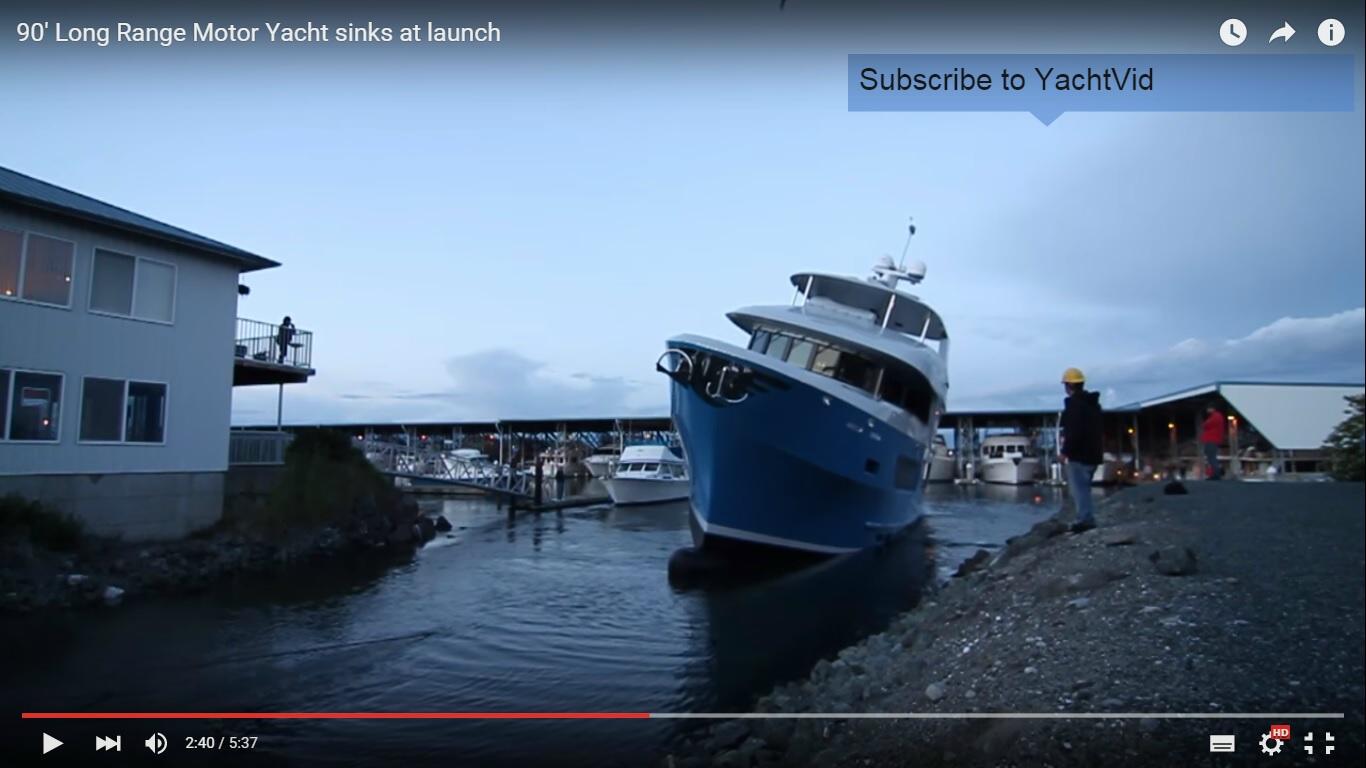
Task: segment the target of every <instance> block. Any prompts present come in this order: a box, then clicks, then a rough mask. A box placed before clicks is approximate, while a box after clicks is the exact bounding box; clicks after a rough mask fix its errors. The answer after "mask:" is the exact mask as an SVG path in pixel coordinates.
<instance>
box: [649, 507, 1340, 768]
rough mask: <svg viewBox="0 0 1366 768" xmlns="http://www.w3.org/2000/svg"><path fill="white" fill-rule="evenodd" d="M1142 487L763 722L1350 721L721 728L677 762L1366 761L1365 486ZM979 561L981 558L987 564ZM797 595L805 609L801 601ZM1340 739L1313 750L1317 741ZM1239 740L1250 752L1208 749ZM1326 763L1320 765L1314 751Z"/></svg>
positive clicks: (828, 675)
mask: <svg viewBox="0 0 1366 768" xmlns="http://www.w3.org/2000/svg"><path fill="white" fill-rule="evenodd" d="M1189 491H1190V493H1189V494H1187V495H1165V494H1163V489H1162V487H1161V486H1157V485H1151V486H1141V487H1138V488H1132V489H1128V490H1126V491H1124V492H1122V493H1119V494H1117V495H1115V496H1114V497H1112V498H1111V499H1109V500H1108V501H1107V502H1106V503H1105V504H1104V505H1102V507H1101V510H1100V512H1099V515H1098V517H1099V520H1100V527H1099V528H1097V529H1095V530H1092V531H1088V532H1085V533H1082V534H1071V533H1068V532H1066V529H1065V526H1064V525H1063V522H1064V521H1066V520H1069V519H1070V515H1064V514H1061V513H1060V515H1059V516H1058V517H1056V518H1054V519H1051V520H1047V521H1045V522H1043V523H1040V524H1039V525H1037V526H1035V528H1034V529H1032V530H1031V531H1030V532H1029V533H1028V534H1026V535H1024V536H1021V537H1018V538H1017V539H1014V540H1012V541H1011V543H1010V544H1009V545H1008V546H1007V547H1006V548H1005V549H1004V550H1002V551H1001V552H999V553H997V554H995V555H994V556H988V555H986V554H985V553H979V554H981V555H982V556H981V557H980V558H977V559H975V561H974V562H973V563H972V564H968V565H965V570H967V572H966V573H964V574H963V575H961V576H959V577H956V578H954V579H953V580H952V581H951V582H950V583H949V584H948V585H946V586H945V587H944V588H943V589H941V590H940V591H939V592H938V593H937V594H935V595H932V596H931V597H930V598H929V599H928V600H927V601H926V602H925V603H923V604H922V605H921V606H919V607H917V608H916V609H915V610H913V611H911V612H909V613H907V614H905V615H904V616H902V617H900V618H899V619H897V620H896V621H894V622H893V624H892V626H891V627H890V628H889V629H888V630H887V631H886V632H883V633H881V634H878V635H875V636H872V637H869V638H868V639H867V640H865V641H864V642H862V643H860V644H859V645H856V646H853V647H850V648H847V649H845V650H844V651H843V652H841V653H840V654H839V655H838V657H837V658H836V659H834V660H833V661H831V660H827V661H821V662H819V663H817V664H816V666H815V667H814V668H813V669H812V670H811V673H810V675H809V677H808V678H807V679H806V680H803V681H799V682H796V683H792V684H789V685H785V686H782V687H780V688H778V689H776V690H774V691H773V692H772V693H770V694H769V695H768V696H765V697H764V698H762V699H760V701H759V702H758V703H757V704H756V707H755V710H756V711H758V712H766V713H779V714H788V715H791V714H801V713H829V712H835V713H906V712H915V713H1176V712H1183V713H1201V714H1203V713H1210V714H1228V713H1248V712H1255V713H1309V712H1320V713H1325V712H1327V713H1343V714H1344V715H1345V719H1337V720H1311V719H1306V718H1277V719H1275V720H1271V719H1266V718H1254V719H1223V720H1217V719H1213V718H1209V719H1206V718H1198V719H1173V718H1160V717H1132V718H1115V719H1056V720H1050V719H968V718H959V719H944V720H909V719H848V718H813V719H796V718H778V719H765V720H744V721H729V722H723V723H719V724H717V725H716V726H714V727H712V728H708V729H706V730H704V731H702V732H699V733H698V734H696V735H695V737H694V738H693V739H692V740H691V741H690V742H689V743H688V745H687V746H686V748H684V749H682V750H680V751H679V753H678V754H675V755H670V756H669V757H667V758H666V759H665V761H664V763H665V764H666V765H671V766H676V767H678V768H682V767H684V766H701V765H717V766H750V765H760V766H763V765H787V766H873V765H905V766H918V767H920V768H924V767H926V766H950V765H955V766H956V765H971V766H976V765H983V766H988V765H989V766H1016V765H1018V766H1034V765H1054V766H1068V765H1102V764H1103V765H1107V766H1112V765H1212V766H1213V765H1219V766H1225V765H1238V764H1253V763H1256V764H1263V763H1264V761H1266V760H1269V759H1273V758H1271V757H1268V756H1266V755H1263V754H1262V752H1261V748H1260V746H1259V740H1260V738H1261V735H1262V734H1263V733H1264V732H1266V731H1267V730H1268V728H1269V726H1270V725H1271V724H1272V723H1273V722H1277V723H1280V722H1285V723H1287V724H1289V725H1291V726H1292V729H1293V733H1292V737H1291V739H1290V740H1289V741H1287V742H1285V743H1283V744H1282V745H1281V751H1280V757H1281V762H1282V763H1285V764H1289V763H1291V762H1293V763H1295V764H1299V765H1305V764H1321V765H1332V764H1340V765H1359V764H1361V759H1362V752H1363V740H1364V736H1366V733H1364V730H1366V727H1364V726H1363V722H1364V715H1363V711H1364V710H1366V703H1364V702H1366V687H1363V678H1366V650H1363V648H1364V647H1366V638H1364V637H1363V634H1364V633H1363V621H1364V615H1363V614H1364V612H1363V605H1364V604H1366V554H1364V549H1366V544H1364V543H1363V542H1364V541H1366V530H1364V529H1363V506H1364V502H1366V494H1364V493H1363V486H1362V485H1361V484H1359V483H1280V484H1267V483H1255V484H1254V483H1234V482H1226V483H1198V484H1191V485H1190V486H1189ZM974 566H975V568H974ZM796 608H797V607H796V606H794V609H796ZM1309 731H1317V732H1318V738H1319V739H1320V741H1321V740H1322V738H1323V733H1324V732H1325V731H1331V732H1332V733H1333V735H1334V738H1335V744H1336V751H1335V752H1334V753H1333V754H1332V755H1331V756H1323V755H1322V754H1321V748H1320V754H1318V755H1313V756H1311V755H1309V754H1307V752H1306V751H1305V749H1304V744H1305V742H1304V741H1303V736H1304V734H1306V733H1307V732H1309ZM1211 734H1233V735H1235V736H1236V739H1237V746H1236V751H1235V752H1234V753H1233V754H1210V752H1209V736H1210V735H1211ZM1315 761H1317V763H1316V762H1315Z"/></svg>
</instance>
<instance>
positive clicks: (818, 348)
mask: <svg viewBox="0 0 1366 768" xmlns="http://www.w3.org/2000/svg"><path fill="white" fill-rule="evenodd" d="M749 348H750V349H751V350H753V351H754V352H758V353H760V354H764V355H768V356H769V357H773V358H777V359H779V360H783V361H785V362H787V363H788V364H789V365H794V366H796V367H798V368H802V369H805V370H809V371H811V372H813V373H819V374H820V375H822V376H829V377H830V378H832V379H836V380H838V381H842V382H844V383H845V384H849V385H850V386H854V387H858V388H859V389H861V390H863V391H864V392H867V393H868V394H870V395H872V396H873V397H876V398H878V399H879V400H883V401H885V402H888V403H891V404H892V405H895V406H898V407H900V408H902V409H904V410H906V411H908V412H909V413H911V414H913V415H915V416H916V417H918V418H919V419H920V420H921V421H929V418H930V410H931V408H932V406H933V404H934V389H933V388H932V387H931V386H930V383H929V381H928V380H927V379H926V378H925V376H924V374H922V373H921V372H920V371H918V370H916V369H915V368H913V367H911V366H909V365H898V364H889V363H888V364H884V363H879V362H877V361H875V360H872V359H869V358H868V357H866V356H864V355H861V354H859V353H858V352H855V351H853V350H851V349H847V348H845V347H841V346H840V345H839V344H836V343H834V342H831V341H829V340H828V339H820V338H816V337H812V336H802V335H799V334H795V333H792V332H790V331H785V330H778V329H776V328H769V327H759V328H756V329H755V330H754V333H753V335H752V336H751V337H750V341H749Z"/></svg>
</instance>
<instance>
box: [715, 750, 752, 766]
mask: <svg viewBox="0 0 1366 768" xmlns="http://www.w3.org/2000/svg"><path fill="white" fill-rule="evenodd" d="M714 765H715V766H717V768H749V758H747V757H745V756H744V755H742V754H740V751H739V750H736V749H728V750H726V751H725V752H722V753H721V754H720V755H717V757H716V762H715V763H714Z"/></svg>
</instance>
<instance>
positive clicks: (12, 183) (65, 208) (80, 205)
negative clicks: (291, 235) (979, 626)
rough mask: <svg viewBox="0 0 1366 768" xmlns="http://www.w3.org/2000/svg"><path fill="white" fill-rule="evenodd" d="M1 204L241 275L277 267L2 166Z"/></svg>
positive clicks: (225, 245) (268, 261) (229, 246)
mask: <svg viewBox="0 0 1366 768" xmlns="http://www.w3.org/2000/svg"><path fill="white" fill-rule="evenodd" d="M0 200H4V201H10V202H14V203H17V204H19V205H24V206H28V207H32V208H37V209H40V210H44V211H50V212H53V213H57V214H61V215H63V216H70V217H72V218H76V219H81V220H83V221H88V222H93V223H96V224H102V225H104V226H108V227H113V228H115V229H121V230H123V231H125V232H133V233H135V234H139V235H144V236H146V237H153V238H156V239H158V240H165V241H168V242H171V243H174V244H175V245H179V246H181V247H185V248H190V249H192V250H196V251H200V252H201V253H205V254H209V255H212V256H218V257H220V258H224V259H229V260H231V261H235V262H237V263H238V264H240V265H241V266H242V271H243V272H248V271H251V270H254V269H267V268H269V267H278V266H280V264H279V263H278V262H275V261H271V260H270V259H267V258H264V257H261V256H257V255H256V254H254V253H250V252H248V251H244V250H242V249H241V248H235V247H233V246H231V245H228V244H227V243H220V242H218V241H217V240H212V239H209V238H207V237H204V236H203V235H197V234H195V233H193V232H190V231H189V230H185V229H181V228H180V227H173V226H171V225H170V224H166V223H163V222H160V221H157V220H156V219H150V218H148V217H146V216H143V215H141V214H138V213H133V212H132V211H128V210H124V209H123V208H119V207H118V206H115V205H110V204H109V203H106V202H102V201H100V200H96V199H95V198H93V197H87V196H85V195H82V194H80V193H79V192H72V191H71V190H69V189H65V188H63V187H59V186H57V185H55V184H49V183H47V182H46V181H40V180H38V179H35V178H33V177H32V176H26V175H24V174H22V173H19V172H18V171H14V170H11V169H9V168H5V167H3V166H0Z"/></svg>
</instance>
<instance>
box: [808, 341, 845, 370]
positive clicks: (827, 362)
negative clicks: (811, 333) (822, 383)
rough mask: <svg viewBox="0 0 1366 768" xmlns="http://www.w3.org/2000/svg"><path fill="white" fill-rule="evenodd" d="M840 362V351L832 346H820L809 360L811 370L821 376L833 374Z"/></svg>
mask: <svg viewBox="0 0 1366 768" xmlns="http://www.w3.org/2000/svg"><path fill="white" fill-rule="evenodd" d="M839 363H840V351H839V350H838V349H835V348H834V347H822V348H821V350H820V351H819V352H817V353H816V356H815V357H814V358H813V359H812V360H811V370H812V371H815V372H816V373H819V374H820V375H822V376H834V375H835V368H836V367H838V366H839Z"/></svg>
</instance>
